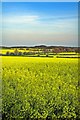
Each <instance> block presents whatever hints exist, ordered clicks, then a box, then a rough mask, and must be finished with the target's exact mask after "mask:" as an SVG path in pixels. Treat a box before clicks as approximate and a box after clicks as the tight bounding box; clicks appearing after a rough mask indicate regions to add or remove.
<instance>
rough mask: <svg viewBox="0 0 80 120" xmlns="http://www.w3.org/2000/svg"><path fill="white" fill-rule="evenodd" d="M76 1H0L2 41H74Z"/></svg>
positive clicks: (29, 43)
mask: <svg viewBox="0 0 80 120" xmlns="http://www.w3.org/2000/svg"><path fill="white" fill-rule="evenodd" d="M77 10H78V3H77V2H60V3H59V2H40V3H39V2H3V3H2V22H3V24H2V30H3V36H2V44H3V45H6V46H14V45H26V46H34V45H41V44H44V45H65V46H77V44H78V30H77V29H78V28H77V27H78V26H77V21H78V20H77V16H78V15H77V14H78V11H77Z"/></svg>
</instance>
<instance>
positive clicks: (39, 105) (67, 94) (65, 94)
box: [2, 56, 79, 120]
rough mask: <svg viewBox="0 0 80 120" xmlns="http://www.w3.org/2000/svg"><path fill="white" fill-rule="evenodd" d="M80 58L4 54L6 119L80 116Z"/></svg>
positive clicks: (51, 119) (3, 78)
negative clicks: (79, 68) (79, 75)
mask: <svg viewBox="0 0 80 120" xmlns="http://www.w3.org/2000/svg"><path fill="white" fill-rule="evenodd" d="M78 89H79V88H78V59H77V58H75V59H74V58H72V59H71V58H68V59H67V58H40V57H16V56H15V57H14V56H13V57H11V56H2V115H3V118H4V119H5V120H12V119H15V120H31V119H32V120H57V119H60V120H62V119H66V120H68V119H70V120H74V119H79V112H78V111H79V102H78Z"/></svg>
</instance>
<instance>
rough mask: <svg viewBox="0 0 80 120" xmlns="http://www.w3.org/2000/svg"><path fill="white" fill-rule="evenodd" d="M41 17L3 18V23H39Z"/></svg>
mask: <svg viewBox="0 0 80 120" xmlns="http://www.w3.org/2000/svg"><path fill="white" fill-rule="evenodd" d="M38 18H39V16H34V15H32V16H13V17H3V23H4V24H5V23H6V24H26V23H28V24H29V23H30V24H31V23H35V22H37V20H38Z"/></svg>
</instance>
